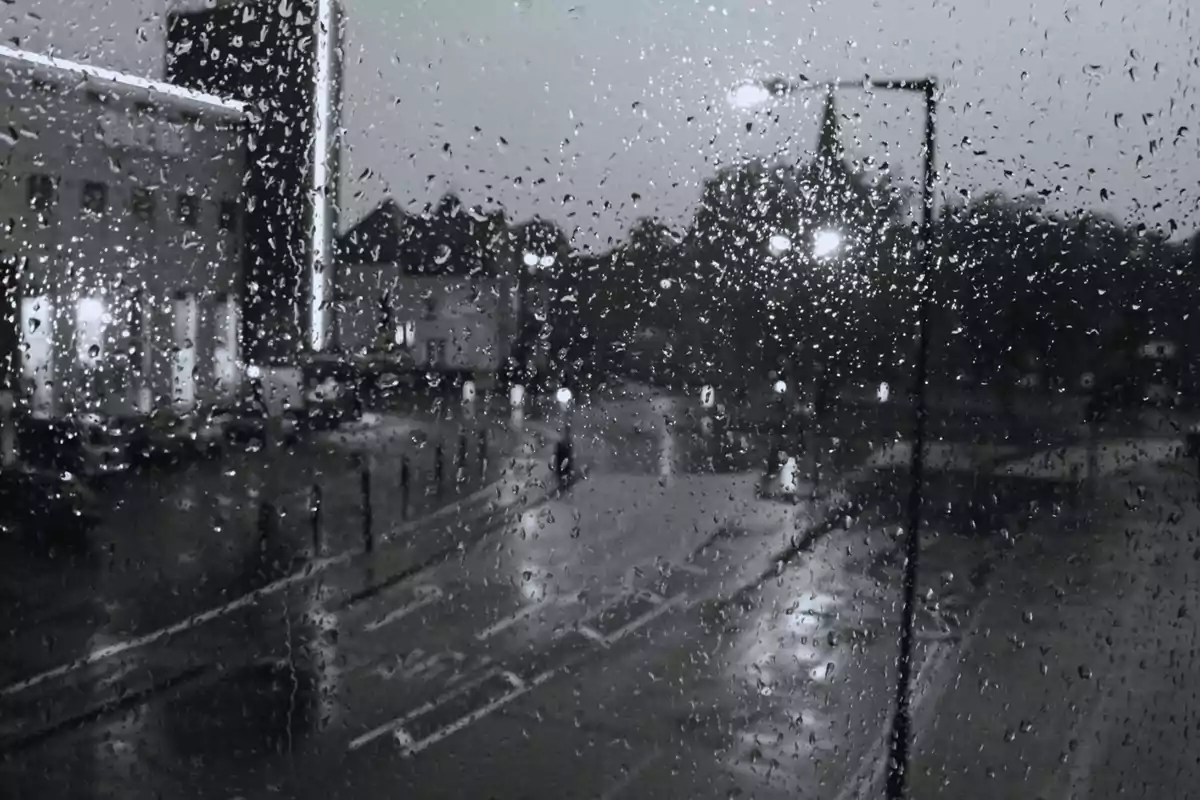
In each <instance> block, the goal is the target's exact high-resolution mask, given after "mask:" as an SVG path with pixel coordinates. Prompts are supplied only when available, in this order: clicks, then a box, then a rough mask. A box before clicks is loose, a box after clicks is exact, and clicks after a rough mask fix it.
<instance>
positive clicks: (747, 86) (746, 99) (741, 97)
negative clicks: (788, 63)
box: [727, 81, 771, 111]
mask: <svg viewBox="0 0 1200 800" xmlns="http://www.w3.org/2000/svg"><path fill="white" fill-rule="evenodd" d="M727 99H728V101H729V105H731V106H733V107H734V108H736V109H739V110H742V111H754V110H755V109H759V108H762V107H763V106H765V105H767V104H768V103H770V102H771V92H770V91H769V90H768V89H767V87H765V86H763V85H762V84H761V83H759V82H758V81H746V82H744V83H740V84H738V85H737V86H735V87H733V89H731V90H730V91H729V96H728V98H727Z"/></svg>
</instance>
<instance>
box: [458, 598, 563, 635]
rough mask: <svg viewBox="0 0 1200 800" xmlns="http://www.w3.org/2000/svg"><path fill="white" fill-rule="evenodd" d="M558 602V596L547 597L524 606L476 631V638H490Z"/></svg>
mask: <svg viewBox="0 0 1200 800" xmlns="http://www.w3.org/2000/svg"><path fill="white" fill-rule="evenodd" d="M556 602H559V601H558V599H557V598H546V599H545V600H542V601H541V602H538V603H534V604H533V605H528V606H525V607H524V608H522V609H520V610H519V611H516V612H515V613H512V614H509V615H508V616H507V617H502V618H501V619H499V620H497V621H496V622H493V623H492V624H491V625H489V626H487V627H486V628H484V629H483V630H481V631H479V632H478V633H476V634H475V638H476V639H478V640H479V641H481V642H482V641H484V640H486V639H490V638H491V637H493V636H495V635H496V634H497V633H503V632H504V631H506V630H508V629H509V628H511V627H512V626H513V625H516V624H518V623H520V622H524V621H525V620H527V619H529V618H530V617H532V616H533V615H534V614H536V613H538V612H539V611H541V610H543V609H544V608H546V607H547V606H550V605H552V604H554V603H556Z"/></svg>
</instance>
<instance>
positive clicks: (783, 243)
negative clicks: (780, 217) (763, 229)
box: [767, 233, 792, 258]
mask: <svg viewBox="0 0 1200 800" xmlns="http://www.w3.org/2000/svg"><path fill="white" fill-rule="evenodd" d="M767 249H768V250H770V251H771V255H773V256H775V257H776V258H778V257H779V256H781V255H783V254H784V253H786V252H787V251H788V250H791V249H792V240H791V239H790V238H789V237H788V236H787V235H785V234H782V233H773V234H771V238H769V239H767Z"/></svg>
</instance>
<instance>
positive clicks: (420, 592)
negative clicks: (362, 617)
mask: <svg viewBox="0 0 1200 800" xmlns="http://www.w3.org/2000/svg"><path fill="white" fill-rule="evenodd" d="M414 594H416V595H417V599H416V600H413V601H411V602H409V603H405V604H404V605H402V606H399V607H398V608H394V609H392V610H391V611H389V612H388V613H387V614H384V615H383V616H382V617H380V618H379V619H377V620H375V621H373V622H368V623H367V624H366V625H364V626H363V630H364V631H365V632H367V633H372V632H374V631H377V630H379V629H380V628H382V627H383V626H385V625H389V624H391V623H393V622H395V621H396V620H399V619H404V618H405V617H407V616H408V615H409V614H412V613H414V612H416V611H419V610H421V609H422V608H425V607H426V606H429V605H432V604H434V603H436V602H438V601H439V600H441V599H442V598H443V597H445V592H443V591H442V590H441V589H439V588H438V587H436V586H418V587H417V588H416V590H415V591H414Z"/></svg>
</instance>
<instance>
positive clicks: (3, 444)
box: [0, 391, 17, 468]
mask: <svg viewBox="0 0 1200 800" xmlns="http://www.w3.org/2000/svg"><path fill="white" fill-rule="evenodd" d="M14 406H15V400H14V398H13V393H12V392H10V391H3V392H0V467H4V468H9V467H14V466H16V464H17V425H16V419H15V414H14Z"/></svg>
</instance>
